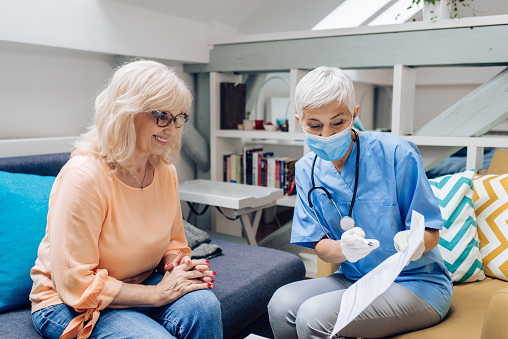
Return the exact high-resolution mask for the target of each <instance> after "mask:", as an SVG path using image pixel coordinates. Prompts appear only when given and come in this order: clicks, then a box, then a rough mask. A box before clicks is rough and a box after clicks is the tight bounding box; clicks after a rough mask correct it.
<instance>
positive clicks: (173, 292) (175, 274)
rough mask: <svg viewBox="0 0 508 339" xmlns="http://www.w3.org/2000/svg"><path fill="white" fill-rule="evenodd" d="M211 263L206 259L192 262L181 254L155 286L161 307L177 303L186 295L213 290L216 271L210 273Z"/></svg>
mask: <svg viewBox="0 0 508 339" xmlns="http://www.w3.org/2000/svg"><path fill="white" fill-rule="evenodd" d="M208 263H209V261H208V260H205V259H199V260H191V258H190V257H188V256H183V254H182V253H181V252H180V253H178V255H177V256H176V257H175V258H174V259H173V261H171V262H168V263H167V264H166V265H165V266H164V269H165V273H164V277H163V278H162V280H161V281H160V282H159V283H158V284H157V285H156V286H155V290H156V292H157V294H158V295H159V296H160V305H166V304H169V303H172V302H174V301H176V300H177V299H178V298H180V297H181V296H183V295H184V294H186V293H189V292H192V291H196V290H201V289H205V288H210V289H213V288H215V286H214V285H213V284H214V282H215V280H214V279H213V277H214V276H215V273H216V272H214V271H210V265H208Z"/></svg>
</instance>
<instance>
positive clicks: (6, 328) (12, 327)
mask: <svg viewBox="0 0 508 339" xmlns="http://www.w3.org/2000/svg"><path fill="white" fill-rule="evenodd" d="M0 338H2V339H20V338H23V339H30V338H38V339H40V338H41V336H40V335H39V332H37V330H36V329H35V326H34V324H33V322H32V317H31V315H30V308H24V309H20V310H15V311H10V312H6V313H2V314H0Z"/></svg>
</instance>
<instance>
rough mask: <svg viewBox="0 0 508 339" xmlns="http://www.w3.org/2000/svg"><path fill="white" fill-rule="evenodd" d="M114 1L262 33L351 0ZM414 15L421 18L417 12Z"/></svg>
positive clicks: (490, 8)
mask: <svg viewBox="0 0 508 339" xmlns="http://www.w3.org/2000/svg"><path fill="white" fill-rule="evenodd" d="M116 1H119V2H122V3H126V4H130V5H133V6H137V7H141V8H144V9H148V10H153V11H156V12H159V13H165V14H168V15H171V16H175V17H180V18H185V19H188V20H192V21H196V22H200V23H205V24H213V23H220V24H223V25H226V27H228V28H231V29H232V30H234V31H236V32H237V33H239V34H263V33H274V32H290V31H303V30H310V29H311V28H312V27H314V26H315V25H316V24H317V23H318V22H319V21H321V20H322V19H323V18H324V17H326V16H327V14H329V13H330V12H331V11H333V10H334V9H335V8H336V7H337V6H339V5H340V4H341V3H343V2H344V1H355V0H116ZM471 1H472V2H471V4H472V6H473V7H474V9H475V15H476V16H484V15H497V14H508V1H507V0H474V1H473V0H471ZM394 2H395V0H392V1H391V2H390V3H391V4H392V3H394ZM459 15H460V16H472V15H473V11H472V10H471V8H466V7H462V6H459ZM415 18H416V20H421V13H418V14H417V15H416V16H415Z"/></svg>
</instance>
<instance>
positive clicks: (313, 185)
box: [307, 129, 360, 239]
mask: <svg viewBox="0 0 508 339" xmlns="http://www.w3.org/2000/svg"><path fill="white" fill-rule="evenodd" d="M352 131H353V133H354V134H355V137H356V141H357V145H358V146H357V149H356V167H355V187H354V188H353V197H352V198H351V205H350V207H349V213H348V217H349V218H351V215H352V213H353V206H354V204H355V201H356V192H357V189H358V176H359V175H358V172H359V167H360V137H359V136H358V133H357V132H356V131H355V130H354V129H352ZM317 158H318V156H317V155H316V156H315V157H314V161H313V162H312V168H311V172H310V173H311V174H310V180H311V184H312V187H311V189H310V190H309V192H308V193H307V200H308V202H309V207H310V208H311V209H312V212H313V213H314V215H315V217H316V219H317V221H318V222H319V225H320V226H321V229H322V230H323V232H324V233H325V235H326V236H327V237H328V238H330V236H329V235H328V232H326V231H325V229H324V227H323V225H322V224H321V221H320V220H319V217H318V215H317V213H316V211H315V209H314V204H313V203H312V197H311V195H312V192H314V191H315V190H322V191H323V192H325V194H326V196H327V197H328V199H329V200H330V201H331V202H332V204H333V205H334V206H335V209H336V210H337V212H339V214H340V217H341V220H342V219H343V218H345V217H344V216H343V215H342V213H340V211H339V208H338V207H337V205H336V204H335V201H333V198H332V195H331V194H330V192H328V190H327V189H326V188H324V187H323V186H316V184H315V181H314V167H315V165H316V160H317ZM351 219H352V218H351ZM330 239H331V238H330Z"/></svg>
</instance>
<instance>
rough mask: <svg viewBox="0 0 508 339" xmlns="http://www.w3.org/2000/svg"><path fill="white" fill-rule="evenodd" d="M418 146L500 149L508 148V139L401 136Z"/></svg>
mask: <svg viewBox="0 0 508 339" xmlns="http://www.w3.org/2000/svg"><path fill="white" fill-rule="evenodd" d="M401 138H404V139H407V140H410V141H412V142H414V143H415V144H417V145H424V146H458V147H467V146H473V147H500V148H508V138H507V137H492V136H491V137H436V136H414V135H401Z"/></svg>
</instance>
